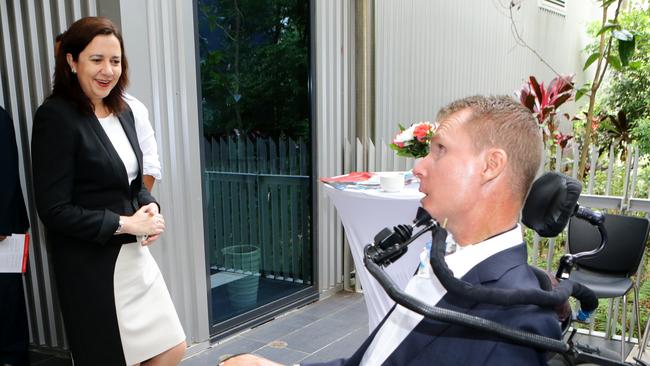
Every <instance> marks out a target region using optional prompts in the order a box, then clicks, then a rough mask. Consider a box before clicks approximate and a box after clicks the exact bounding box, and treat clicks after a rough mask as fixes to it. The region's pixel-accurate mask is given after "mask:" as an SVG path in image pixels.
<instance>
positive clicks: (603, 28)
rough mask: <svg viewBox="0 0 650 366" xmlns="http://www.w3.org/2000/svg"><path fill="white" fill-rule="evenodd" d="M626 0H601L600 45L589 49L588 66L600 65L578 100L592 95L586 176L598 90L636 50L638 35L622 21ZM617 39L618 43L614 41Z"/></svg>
mask: <svg viewBox="0 0 650 366" xmlns="http://www.w3.org/2000/svg"><path fill="white" fill-rule="evenodd" d="M622 3H623V0H601V7H602V18H601V22H600V27H599V29H598V31H597V32H596V34H595V37H596V40H597V43H596V46H593V45H592V46H590V47H588V48H587V50H588V51H592V53H591V54H590V55H589V57H588V58H587V61H586V62H585V65H584V69H585V70H586V69H588V68H589V67H590V66H591V65H592V64H595V65H596V70H595V73H594V78H593V80H592V81H591V82H589V83H587V84H585V85H583V86H582V87H581V88H580V89H578V91H577V92H576V100H578V99H580V98H581V97H582V96H583V95H587V96H588V97H589V103H588V107H587V113H586V122H587V123H585V125H584V126H585V128H584V132H583V135H582V139H581V140H582V151H581V154H580V165H579V167H578V177H579V178H580V179H583V178H584V175H585V169H586V164H587V157H588V155H589V146H590V144H591V140H592V134H593V131H594V130H593V127H592V123H593V122H594V117H595V114H594V107H595V105H596V96H597V92H598V90H599V89H600V87H601V86H602V83H603V80H604V78H605V75H606V74H607V69H608V66H610V65H611V66H612V68H614V69H622V68H623V67H626V66H628V65H629V61H630V57H631V56H632V54H633V53H634V49H635V42H636V40H635V36H634V34H632V33H631V32H630V31H628V30H627V29H624V28H623V27H622V26H621V24H619V21H618V16H619V13H620V9H621V5H622ZM613 4H615V11H614V17H613V18H609V8H610V6H612V5H613ZM614 40H616V42H614Z"/></svg>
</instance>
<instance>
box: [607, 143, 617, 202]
mask: <svg viewBox="0 0 650 366" xmlns="http://www.w3.org/2000/svg"><path fill="white" fill-rule="evenodd" d="M607 158H608V161H609V163H608V165H607V183H606V184H605V195H606V196H609V195H610V193H611V188H612V172H613V171H614V160H615V159H616V154H615V152H614V144H612V145H611V146H610V147H609V155H607Z"/></svg>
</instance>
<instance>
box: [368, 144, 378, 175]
mask: <svg viewBox="0 0 650 366" xmlns="http://www.w3.org/2000/svg"><path fill="white" fill-rule="evenodd" d="M375 154H376V152H375V144H373V143H372V141H370V140H368V171H369V172H375V171H377V170H376V169H375V168H376V166H377V165H376V164H375V156H376V155H375Z"/></svg>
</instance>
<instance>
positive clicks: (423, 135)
mask: <svg viewBox="0 0 650 366" xmlns="http://www.w3.org/2000/svg"><path fill="white" fill-rule="evenodd" d="M436 129H438V124H437V123H431V122H418V123H414V124H412V125H411V126H410V127H409V128H404V126H402V124H400V125H399V131H400V132H399V133H398V134H397V136H395V138H394V139H393V142H392V143H391V144H390V145H389V146H390V148H391V149H393V150H395V151H397V156H405V157H413V158H423V157H425V156H427V154H428V153H429V142H430V141H431V138H432V137H433V135H434V134H435V132H436Z"/></svg>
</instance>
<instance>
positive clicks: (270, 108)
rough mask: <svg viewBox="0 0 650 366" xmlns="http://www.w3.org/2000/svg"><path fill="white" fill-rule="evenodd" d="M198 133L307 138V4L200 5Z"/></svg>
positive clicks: (279, 0) (235, 0) (239, 0)
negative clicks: (200, 104) (200, 113)
mask: <svg viewBox="0 0 650 366" xmlns="http://www.w3.org/2000/svg"><path fill="white" fill-rule="evenodd" d="M199 28H200V31H199V33H200V35H201V36H200V39H199V42H200V45H199V46H200V57H201V90H202V95H203V130H204V135H205V136H206V137H208V138H211V137H223V136H228V135H230V136H232V135H237V136H238V135H248V136H250V137H253V138H254V137H255V136H260V135H261V136H270V137H278V136H289V137H291V138H294V139H297V138H304V139H307V140H308V139H309V137H310V132H309V131H310V126H309V111H310V103H309V88H308V81H309V38H310V35H309V2H308V1H303V0H202V1H201V2H200V4H199Z"/></svg>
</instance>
